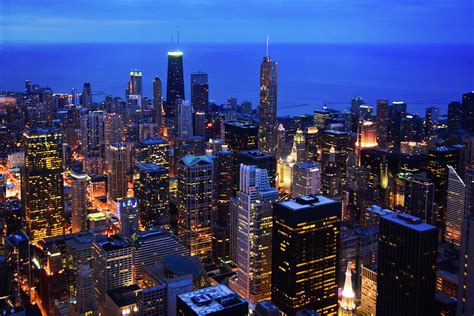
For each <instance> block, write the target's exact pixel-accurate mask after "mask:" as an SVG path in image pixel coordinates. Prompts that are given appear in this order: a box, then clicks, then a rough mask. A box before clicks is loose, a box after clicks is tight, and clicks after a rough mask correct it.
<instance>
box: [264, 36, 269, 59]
mask: <svg viewBox="0 0 474 316" xmlns="http://www.w3.org/2000/svg"><path fill="white" fill-rule="evenodd" d="M265 56H267V57H268V34H267V50H266V53H265Z"/></svg>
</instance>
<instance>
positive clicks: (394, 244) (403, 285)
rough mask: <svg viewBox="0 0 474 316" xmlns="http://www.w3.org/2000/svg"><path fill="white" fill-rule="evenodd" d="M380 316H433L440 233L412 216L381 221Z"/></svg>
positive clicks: (378, 279)
mask: <svg viewBox="0 0 474 316" xmlns="http://www.w3.org/2000/svg"><path fill="white" fill-rule="evenodd" d="M379 233H380V237H379V256H378V277H377V292H378V295H377V314H378V315H388V316H390V315H393V316H395V315H432V314H433V310H432V308H433V302H434V297H435V284H436V253H437V245H438V240H437V238H438V230H437V228H436V227H435V226H432V225H429V224H426V223H424V222H423V221H422V220H421V219H420V218H418V217H414V216H411V215H409V214H392V215H387V216H383V217H381V218H380V232H379Z"/></svg>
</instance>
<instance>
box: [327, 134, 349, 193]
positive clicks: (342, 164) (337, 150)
mask: <svg viewBox="0 0 474 316" xmlns="http://www.w3.org/2000/svg"><path fill="white" fill-rule="evenodd" d="M348 145H349V136H348V134H347V133H346V132H342V131H336V130H323V131H321V167H322V174H321V191H322V192H323V194H329V195H331V196H338V195H340V194H341V189H342V185H343V184H344V181H345V177H346V162H347V155H348V151H349V150H350V148H349V146H348Z"/></svg>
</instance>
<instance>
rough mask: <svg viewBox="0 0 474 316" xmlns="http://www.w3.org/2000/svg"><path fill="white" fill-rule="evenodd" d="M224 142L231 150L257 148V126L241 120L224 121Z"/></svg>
mask: <svg viewBox="0 0 474 316" xmlns="http://www.w3.org/2000/svg"><path fill="white" fill-rule="evenodd" d="M224 129H225V143H226V144H227V145H228V146H229V149H230V150H232V151H243V150H255V149H257V148H258V127H257V126H255V125H251V124H246V123H242V122H236V121H234V122H226V123H225V124H224Z"/></svg>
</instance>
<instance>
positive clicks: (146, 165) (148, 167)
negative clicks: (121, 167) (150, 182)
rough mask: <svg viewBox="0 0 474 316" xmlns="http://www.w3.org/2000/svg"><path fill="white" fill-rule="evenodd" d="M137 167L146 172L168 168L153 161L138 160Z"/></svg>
mask: <svg viewBox="0 0 474 316" xmlns="http://www.w3.org/2000/svg"><path fill="white" fill-rule="evenodd" d="M135 168H137V169H140V170H142V171H146V172H156V171H165V172H167V171H166V168H165V167H163V166H160V165H157V164H154V163H152V162H137V163H136V164H135Z"/></svg>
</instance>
